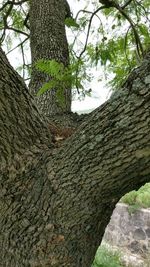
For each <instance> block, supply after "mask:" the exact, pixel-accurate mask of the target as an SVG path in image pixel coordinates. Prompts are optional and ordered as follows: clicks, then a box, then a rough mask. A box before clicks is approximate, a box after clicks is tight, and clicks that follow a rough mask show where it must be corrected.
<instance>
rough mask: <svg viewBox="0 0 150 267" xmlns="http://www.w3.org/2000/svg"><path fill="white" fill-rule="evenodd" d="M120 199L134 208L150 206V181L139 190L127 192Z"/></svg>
mask: <svg viewBox="0 0 150 267" xmlns="http://www.w3.org/2000/svg"><path fill="white" fill-rule="evenodd" d="M120 201H121V202H123V203H126V204H128V205H130V206H131V209H132V208H133V210H134V209H137V208H141V207H142V208H150V183H147V184H145V185H144V186H142V187H141V188H140V189H139V190H138V191H136V190H133V191H131V192H129V193H127V194H126V195H125V196H123V197H122V198H121V200H120ZM131 209H130V210H131Z"/></svg>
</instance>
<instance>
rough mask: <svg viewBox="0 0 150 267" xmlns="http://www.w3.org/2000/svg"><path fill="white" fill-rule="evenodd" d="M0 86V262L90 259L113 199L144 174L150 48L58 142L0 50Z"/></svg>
mask: <svg viewBox="0 0 150 267" xmlns="http://www.w3.org/2000/svg"><path fill="white" fill-rule="evenodd" d="M0 92H1V96H2V97H1V99H0V109H1V110H0V125H1V127H0V130H1V135H0V147H1V151H2V152H1V162H2V164H1V166H0V167H1V169H0V229H1V231H0V266H3V267H5V266H9V267H18V266H19V267H46V266H49V267H50V266H55V267H60V266H61V267H88V266H91V262H92V260H93V257H94V254H95V251H96V249H97V247H98V245H99V244H100V241H101V238H102V236H103V233H104V229H105V227H106V225H107V224H108V222H109V219H110V215H111V213H112V211H113V209H114V206H115V204H116V202H117V201H118V200H119V198H120V197H121V196H122V195H123V194H124V193H126V192H128V191H130V190H132V189H136V188H138V187H140V186H141V185H142V184H144V183H146V182H149V181H150V54H149V55H147V57H146V58H145V60H144V61H143V64H142V65H141V66H140V67H139V68H137V69H136V70H134V71H133V72H132V73H131V75H130V76H129V78H128V80H127V81H126V83H125V84H124V86H123V88H122V89H121V90H120V91H118V92H116V93H114V95H112V97H111V98H110V100H109V101H107V102H106V103H105V104H103V105H102V106H101V107H99V108H98V109H96V110H95V111H94V112H92V113H91V114H89V116H88V119H87V120H86V121H84V123H83V124H82V125H81V126H80V127H79V128H78V130H77V131H76V132H75V133H74V134H73V135H72V136H71V137H69V138H68V139H67V140H66V141H65V142H64V143H63V145H62V146H61V147H60V148H54V147H53V146H52V145H51V139H49V141H48V136H49V133H48V130H47V128H46V127H45V125H44V123H43V124H42V123H41V121H40V116H39V114H38V111H37V110H36V108H35V107H34V104H33V102H32V99H30V95H29V93H28V91H27V89H26V88H25V85H24V84H23V83H22V81H21V79H20V77H19V76H18V75H17V74H16V72H14V71H13V69H12V68H11V67H10V65H9V64H8V62H7V60H6V58H5V55H4V54H3V53H2V51H1V52H0Z"/></svg>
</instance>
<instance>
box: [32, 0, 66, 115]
mask: <svg viewBox="0 0 150 267" xmlns="http://www.w3.org/2000/svg"><path fill="white" fill-rule="evenodd" d="M68 9H69V6H68V4H67V1H66V0H53V1H45V0H32V1H31V7H30V39H31V56H32V64H33V66H34V63H35V62H36V61H37V60H39V59H55V60H56V61H58V62H62V63H63V64H64V65H65V66H67V65H68V64H69V51H68V43H67V39H66V32H65V25H64V20H65V18H66V17H67V16H69V14H68ZM49 79H50V77H48V76H47V75H45V74H43V73H41V72H38V71H37V70H35V69H33V72H32V78H31V84H30V90H31V92H32V94H33V95H36V93H37V92H38V90H39V89H40V88H41V87H42V85H43V84H44V83H45V82H47V81H48V80H49ZM56 94H57V93H56V90H55V89H54V90H49V91H47V92H46V93H45V94H43V95H41V96H38V97H35V101H36V104H37V106H38V109H39V110H40V112H41V113H43V114H44V115H47V116H51V115H55V114H57V113H64V112H70V111H71V88H66V89H65V90H63V91H62V96H64V103H63V107H62V105H61V104H60V103H59V101H58V98H57V97H56Z"/></svg>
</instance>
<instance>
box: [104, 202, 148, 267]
mask: <svg viewBox="0 0 150 267" xmlns="http://www.w3.org/2000/svg"><path fill="white" fill-rule="evenodd" d="M103 242H106V243H108V244H109V245H111V246H112V247H114V248H118V249H119V250H120V251H121V252H122V254H123V256H124V257H123V258H124V259H125V261H126V262H127V265H128V263H130V264H131V263H132V266H142V267H145V266H149V267H150V209H140V210H136V211H135V212H134V213H130V212H129V210H128V206H127V205H125V204H122V203H118V204H117V206H116V209H115V210H114V212H113V215H112V217H111V220H110V223H109V225H108V226H107V228H106V231H105V235H104V239H103ZM134 259H135V260H134Z"/></svg>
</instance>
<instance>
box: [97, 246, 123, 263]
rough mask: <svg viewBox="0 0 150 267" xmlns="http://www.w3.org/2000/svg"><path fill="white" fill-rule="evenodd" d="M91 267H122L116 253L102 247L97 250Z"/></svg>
mask: <svg viewBox="0 0 150 267" xmlns="http://www.w3.org/2000/svg"><path fill="white" fill-rule="evenodd" d="M92 267H124V265H122V263H121V260H120V255H119V253H118V252H114V251H111V250H110V249H108V248H107V247H106V246H104V245H102V246H100V247H99V248H98V250H97V252H96V255H95V259H94V262H93V265H92Z"/></svg>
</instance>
